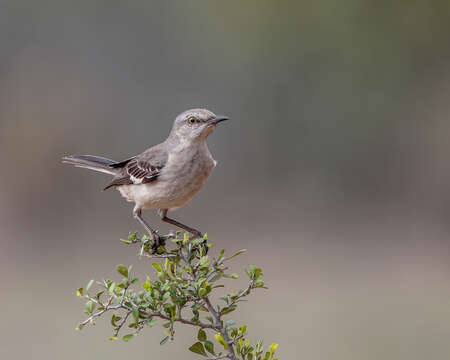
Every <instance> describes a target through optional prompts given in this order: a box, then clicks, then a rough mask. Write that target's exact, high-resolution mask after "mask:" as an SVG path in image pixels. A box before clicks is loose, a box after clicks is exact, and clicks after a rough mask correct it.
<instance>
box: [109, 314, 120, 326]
mask: <svg viewBox="0 0 450 360" xmlns="http://www.w3.org/2000/svg"><path fill="white" fill-rule="evenodd" d="M120 319H122V318H121V317H120V316H117V315H114V314H113V316H112V317H111V325H112V326H114V327H116V326H118V325H117V324H116V321H119V320H120Z"/></svg>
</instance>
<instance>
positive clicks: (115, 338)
mask: <svg viewBox="0 0 450 360" xmlns="http://www.w3.org/2000/svg"><path fill="white" fill-rule="evenodd" d="M118 339H119V338H118V337H117V336H112V337H110V338H109V341H116V340H118Z"/></svg>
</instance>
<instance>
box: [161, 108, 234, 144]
mask: <svg viewBox="0 0 450 360" xmlns="http://www.w3.org/2000/svg"><path fill="white" fill-rule="evenodd" d="M225 120H228V118H227V117H226V116H222V115H215V114H214V113H212V112H211V111H209V110H206V109H191V110H186V111H184V112H182V113H181V114H180V115H178V116H177V117H176V119H175V121H174V123H173V127H172V131H171V133H170V135H171V136H176V137H177V138H178V139H179V140H182V141H189V142H190V141H197V140H206V138H207V137H208V136H209V134H211V133H212V131H213V130H214V128H215V127H216V125H217V124H218V123H220V122H222V121H225Z"/></svg>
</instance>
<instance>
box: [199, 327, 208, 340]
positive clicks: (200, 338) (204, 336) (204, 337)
mask: <svg viewBox="0 0 450 360" xmlns="http://www.w3.org/2000/svg"><path fill="white" fill-rule="evenodd" d="M197 339H198V340H199V341H205V340H206V333H205V330H203V329H200V330H199V331H198V334H197Z"/></svg>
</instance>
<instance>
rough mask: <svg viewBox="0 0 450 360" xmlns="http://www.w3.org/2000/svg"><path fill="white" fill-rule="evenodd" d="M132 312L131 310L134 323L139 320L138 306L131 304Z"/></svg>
mask: <svg viewBox="0 0 450 360" xmlns="http://www.w3.org/2000/svg"><path fill="white" fill-rule="evenodd" d="M132 312H133V318H134V321H135V322H136V323H137V322H139V310H138V308H137V307H136V306H133V310H132Z"/></svg>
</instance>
